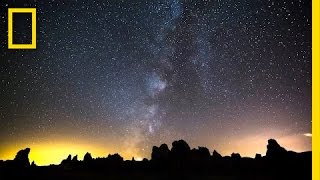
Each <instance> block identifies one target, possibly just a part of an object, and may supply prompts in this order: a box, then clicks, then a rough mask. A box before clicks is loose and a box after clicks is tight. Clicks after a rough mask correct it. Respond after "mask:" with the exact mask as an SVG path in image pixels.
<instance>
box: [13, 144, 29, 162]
mask: <svg viewBox="0 0 320 180" xmlns="http://www.w3.org/2000/svg"><path fill="white" fill-rule="evenodd" d="M29 153H30V148H26V149H23V150H20V151H19V152H18V153H17V155H16V157H15V158H14V160H13V161H14V163H15V164H16V165H17V166H19V167H28V166H30V162H29Z"/></svg>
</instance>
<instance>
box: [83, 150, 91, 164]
mask: <svg viewBox="0 0 320 180" xmlns="http://www.w3.org/2000/svg"><path fill="white" fill-rule="evenodd" d="M83 161H84V162H90V161H92V156H91V154H90V153H88V152H87V153H86V154H85V155H84V157H83Z"/></svg>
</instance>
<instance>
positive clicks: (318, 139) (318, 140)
mask: <svg viewBox="0 0 320 180" xmlns="http://www.w3.org/2000/svg"><path fill="white" fill-rule="evenodd" d="M319 10H320V1H319V0H312V179H313V180H319V179H320V151H319V150H320V133H319V131H320V124H319V114H320V106H319V101H320V99H319V97H320V96H319V93H320V82H319V77H320V72H319V71H320V67H319V65H320V63H319V51H320V49H319V32H320V27H319V15H320V13H319Z"/></svg>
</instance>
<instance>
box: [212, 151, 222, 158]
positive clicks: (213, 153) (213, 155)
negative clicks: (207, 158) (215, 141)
mask: <svg viewBox="0 0 320 180" xmlns="http://www.w3.org/2000/svg"><path fill="white" fill-rule="evenodd" d="M212 158H213V159H221V158H222V156H221V154H220V153H218V152H217V151H216V150H214V151H213V152H212Z"/></svg>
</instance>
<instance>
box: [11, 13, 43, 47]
mask: <svg viewBox="0 0 320 180" xmlns="http://www.w3.org/2000/svg"><path fill="white" fill-rule="evenodd" d="M13 13H31V16H32V18H31V20H32V21H31V24H32V25H31V27H32V41H31V44H13ZM36 41H37V15H36V8H9V9H8V49H36V48H37V42H36Z"/></svg>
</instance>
